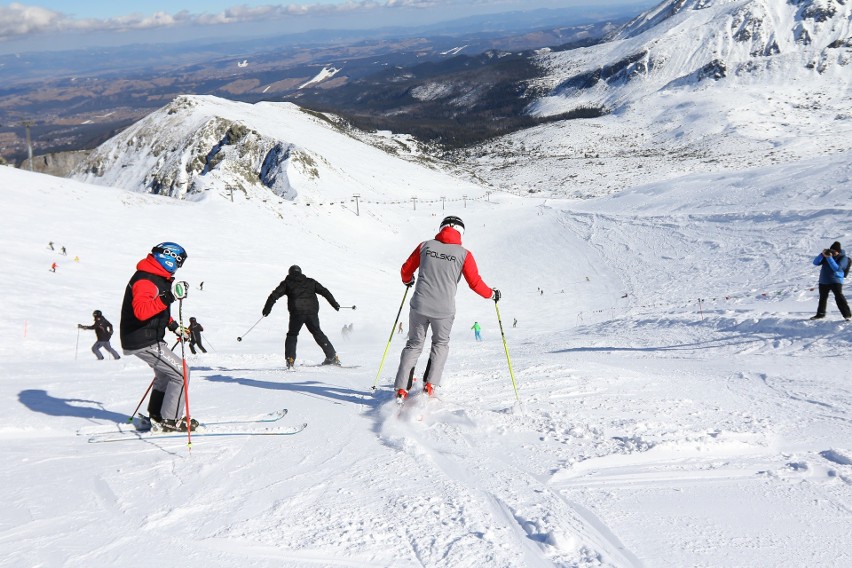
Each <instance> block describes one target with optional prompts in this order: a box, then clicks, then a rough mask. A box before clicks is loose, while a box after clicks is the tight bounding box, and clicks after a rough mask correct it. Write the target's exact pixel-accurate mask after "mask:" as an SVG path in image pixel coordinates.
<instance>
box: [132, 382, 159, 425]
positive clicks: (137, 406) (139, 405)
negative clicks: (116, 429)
mask: <svg viewBox="0 0 852 568" xmlns="http://www.w3.org/2000/svg"><path fill="white" fill-rule="evenodd" d="M156 380H157V377H156V375H155V376H154V378H153V379H151V384H150V385H148V390H146V391H145V394H143V395H142V398H141V399H139V404H137V405H136V410H134V411H133V414H131V415H130V417H129V418H128V419H127V423H128V424H130V423H131V422H133V417H134V416H136V413H137V412H139V409H140V408H142V403H143V402H145V397H147V396H148V393H149V392H151V388H152V387H153V386H154V381H156Z"/></svg>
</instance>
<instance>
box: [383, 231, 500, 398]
mask: <svg viewBox="0 0 852 568" xmlns="http://www.w3.org/2000/svg"><path fill="white" fill-rule="evenodd" d="M463 233H464V223H463V222H462V220H461V219H459V218H458V217H456V216H453V215H451V216H449V217H445V218H444V220H443V221H441V225H440V228H439V231H438V234H437V235H435V238H434V239H432V240H429V241H424V242H422V243H420V244H419V245H417V248H415V249H414V252H412V253H411V255H410V256H409V257H408V259H407V260H406V261H405V263H404V264H403V265H402V268H401V269H400V275H401V276H402V282H403V283H404V284H405V285H406V286H414V283H415V279H414V272H415V271H417V270H418V269H419V274H420V278H419V279H418V280H417V286H416V287H415V288H414V294H413V295H412V296H411V302H410V308H411V309H410V311H409V314H408V341H407V342H406V344H405V347H404V348H403V350H402V353H401V354H400V357H399V368H398V369H397V372H396V381H395V382H394V389H395V390H396V396H397V399H398V400H404V399H405V398H406V397H407V396H408V391H409V390H411V384H412V383H413V382H414V367H415V365H416V364H417V359H418V358H419V357H420V353H421V352H422V351H423V345H424V343H425V342H426V332H427V331H428V330H429V328H430V327H431V328H432V346H431V348H430V351H429V360H428V362H427V363H426V370H425V371H424V372H423V390H424V391H425V392H426V393H427V394H428V395H429V396H432V394H433V393H434V390H435V388H436V387H438V386H440V384H441V377H442V375H443V373H444V365H445V364H446V363H447V356H448V355H449V352H450V331H451V330H452V327H453V320H454V319H455V317H456V292H457V289H458V283H459V280H460V279H461V277H462V276H464V279H465V281H466V282H467V285H468V286H469V287H470V289H471V290H473V291H474V292H476V293H477V294H479V295H480V296H482V297H483V298H488V299H492V300H494V301H495V302H498V301H500V291H499V290H497V289H496V288H490V287H489V286H488V285H487V284H486V283H485V282H483V280H482V278H481V277H480V276H479V269H478V268H477V266H476V261H475V260H474V259H473V254H471V253H470V251H468V250H467V249H465V248H464V247H463V246H462V244H461V242H462V239H461V237H462V234H463Z"/></svg>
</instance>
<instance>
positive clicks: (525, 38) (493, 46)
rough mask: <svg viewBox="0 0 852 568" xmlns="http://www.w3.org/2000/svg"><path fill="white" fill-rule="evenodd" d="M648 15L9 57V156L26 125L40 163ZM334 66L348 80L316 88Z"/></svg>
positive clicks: (609, 12)
mask: <svg viewBox="0 0 852 568" xmlns="http://www.w3.org/2000/svg"><path fill="white" fill-rule="evenodd" d="M637 11H638V9H631V8H625V7H623V6H622V7H618V8H611V9H595V10H594V11H590V10H589V9H588V8H584V9H564V10H538V11H530V12H518V13H510V14H500V15H492V16H488V17H479V18H467V19H464V20H458V21H452V22H445V23H442V24H436V25H429V26H420V27H412V28H393V29H381V30H369V31H346V30H343V31H341V30H325V31H323V30H319V31H313V32H310V33H305V34H296V35H288V36H281V37H274V38H255V39H247V40H242V41H221V40H219V39H216V38H211V39H210V40H208V41H193V42H185V43H177V44H162V45H132V46H125V47H119V48H102V49H85V50H76V51H68V52H40V53H26V54H17V55H13V56H12V55H7V56H0V80H2V81H0V154H2V155H3V156H4V157H6V158H7V159H12V160H15V161H19V160H20V159H22V158H23V157H25V156H26V147H25V144H24V138H25V136H24V129H23V128H22V127H21V124H22V123H23V122H24V121H27V122H29V123H31V125H32V126H31V132H32V138H33V141H34V145H35V153H36V154H44V153H48V152H56V151H67V150H76V149H81V148H92V147H94V146H96V145H97V144H98V143H100V142H102V141H104V140H106V139H107V138H109V137H110V136H112V135H114V134H115V133H116V132H118V131H120V130H121V129H123V128H126V127H127V126H129V125H130V124H132V123H133V122H135V121H136V120H139V119H140V118H141V117H143V116H145V115H146V114H148V113H150V112H152V111H153V110H156V109H157V108H160V107H162V106H164V105H166V104H168V103H169V102H170V101H171V100H173V99H174V98H175V97H176V96H179V95H184V94H213V95H216V96H220V97H223V98H229V99H232V100H240V101H245V102H257V101H261V100H287V99H288V98H289V99H294V98H296V96H297V95H298V94H299V93H300V92H301V91H302V90H304V87H306V86H310V87H312V88H313V90H314V91H315V93H323V92H327V91H329V90H331V89H335V88H337V87H341V86H347V85H349V84H351V83H352V82H353V81H358V80H360V79H363V78H366V77H369V76H371V75H376V74H379V75H381V74H382V73H384V72H385V71H386V70H387V69H397V68H406V67H413V66H417V65H421V64H423V63H426V62H428V63H430V64H431V65H432V66H433V69H434V71H433V74H441V72H442V71H441V67H442V65H444V64H445V63H448V71H447V72H448V73H455V72H456V69H457V68H458V63H457V62H454V61H452V60H453V59H454V58H457V57H471V58H476V57H479V56H480V55H481V54H482V53H484V52H487V51H495V50H496V51H500V52H507V53H518V52H523V51H526V50H531V49H537V48H541V47H546V46H557V45H564V44H566V43H576V42H583V44H588V43H591V42H594V41H597V40H599V39H600V38H601V37H602V36H603V34H605V33H606V32H607V31H609V30H612V29H614V28H615V27H616V26H615V23H624V22H626V21H627V20H628V19H629V18H630V17H632V16H634V15H635V14H636V12H637ZM608 22H613V23H608ZM330 68H334V69H336V70H337V72H336V73H335V74H334V75H333V76H327V77H324V78H323V80H322V81H317V80H316V79H317V78H318V77H319V76H320V75H321V74H322V71H323V69H330ZM314 98H315V99H316V100H317V104H320V103H321V102H323V101H322V98H321V97H314ZM344 99H345V97H344ZM347 102H348V101H347Z"/></svg>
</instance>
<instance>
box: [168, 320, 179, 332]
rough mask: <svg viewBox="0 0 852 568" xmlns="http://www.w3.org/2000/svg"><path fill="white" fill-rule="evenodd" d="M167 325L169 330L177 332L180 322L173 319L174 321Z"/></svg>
mask: <svg viewBox="0 0 852 568" xmlns="http://www.w3.org/2000/svg"><path fill="white" fill-rule="evenodd" d="M166 327H167V328H168V330H169V331H171V332H174V333H177V329H178V327H180V326H179V325H178V322H176V321H175V320H172V321H170V322H169V325H167V326H166Z"/></svg>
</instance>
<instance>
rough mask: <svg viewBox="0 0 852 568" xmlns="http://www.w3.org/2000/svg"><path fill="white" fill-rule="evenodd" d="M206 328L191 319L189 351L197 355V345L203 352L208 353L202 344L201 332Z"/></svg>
mask: <svg viewBox="0 0 852 568" xmlns="http://www.w3.org/2000/svg"><path fill="white" fill-rule="evenodd" d="M202 331H204V328H203V327H202V326H201V324H200V323H198V320H196V319H195V318H189V350H190V351H192V354H193V355H195V346H196V345H197V346H198V348H199V349H201V351H202V352H204V353H207V350H206V349H205V348H204V346H203V345H202V344H201V332H202Z"/></svg>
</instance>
